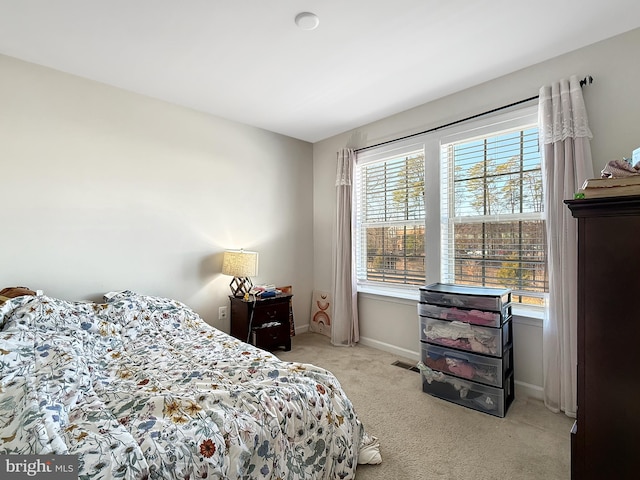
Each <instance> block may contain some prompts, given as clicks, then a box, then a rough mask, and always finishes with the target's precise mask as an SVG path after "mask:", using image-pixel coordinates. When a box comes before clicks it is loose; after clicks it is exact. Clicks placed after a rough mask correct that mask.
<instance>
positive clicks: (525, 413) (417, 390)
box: [275, 333, 573, 480]
mask: <svg viewBox="0 0 640 480" xmlns="http://www.w3.org/2000/svg"><path fill="white" fill-rule="evenodd" d="M292 340H293V346H292V349H291V351H290V352H282V351H279V352H275V353H276V355H277V356H278V357H280V358H281V359H283V360H286V361H294V362H302V363H313V364H315V365H318V366H320V367H323V368H326V369H327V370H330V371H331V372H332V373H333V374H334V375H335V376H336V377H337V378H338V380H340V383H341V384H342V386H343V388H344V389H345V391H346V392H347V394H348V395H349V397H350V398H351V401H352V402H353V404H354V406H355V409H356V412H357V414H358V416H359V417H360V419H361V420H362V422H363V423H364V425H365V428H366V430H367V431H368V432H369V433H370V434H371V435H375V436H376V437H378V438H379V440H380V450H381V453H382V464H380V465H360V466H358V470H357V479H358V480H405V479H406V480H414V479H415V480H422V479H425V480H431V479H447V480H448V479H451V480H465V479H469V480H489V479H491V480H493V479H496V480H498V479H516V480H528V479H541V480H542V479H544V480H553V479H568V478H569V477H570V471H569V465H570V445H569V441H570V440H569V430H570V429H571V425H572V424H573V420H572V419H570V418H568V417H566V416H564V415H562V414H554V413H552V412H550V411H549V410H548V409H547V408H545V406H544V405H543V404H542V403H541V402H539V401H537V400H531V399H527V398H519V397H518V395H517V392H516V399H515V400H514V402H513V403H512V405H511V407H510V409H509V411H508V412H507V415H506V417H505V418H498V417H494V416H492V415H487V414H484V413H480V412H476V411H474V410H471V409H468V408H465V407H461V406H458V405H455V404H452V403H449V402H446V401H444V400H440V399H438V398H434V397H432V396H430V395H427V394H426V393H423V392H422V386H421V381H420V374H419V373H415V372H412V371H411V370H406V369H403V368H400V367H397V366H394V365H392V363H393V362H394V361H396V360H401V361H406V362H408V363H415V362H411V361H409V360H406V359H403V358H400V357H397V356H395V355H392V354H390V353H386V352H382V351H380V350H376V349H373V348H369V347H365V346H362V345H358V346H355V347H333V346H332V345H331V343H330V340H329V338H328V337H326V336H323V335H320V334H317V333H305V334H302V335H297V336H295V337H293V339H292ZM516 368H517V365H516Z"/></svg>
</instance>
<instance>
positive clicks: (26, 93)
mask: <svg viewBox="0 0 640 480" xmlns="http://www.w3.org/2000/svg"><path fill="white" fill-rule="evenodd" d="M212 88H214V87H212ZM312 178H313V177H312V146H311V144H309V143H307V142H302V141H299V140H295V139H292V138H288V137H284V136H281V135H277V134H274V133H271V132H267V131H264V130H260V129H257V128H252V127H249V126H246V125H241V124H238V123H234V122H230V121H226V120H222V119H220V118H216V117H212V116H209V115H205V114H202V113H199V112H196V111H193V110H189V109H186V108H181V107H177V106H175V105H171V104H168V103H164V102H161V101H157V100H153V99H150V98H147V97H144V96H141V95H136V94H134V93H129V92H126V91H123V90H120V89H117V88H113V87H109V86H106V85H103V84H100V83H96V82H93V81H89V80H85V79H82V78H79V77H75V76H71V75H67V74H64V73H61V72H58V71H54V70H51V69H47V68H43V67H40V66H36V65H33V64H29V63H25V62H22V61H19V60H16V59H12V58H9V57H6V56H0V179H1V186H0V203H1V205H2V229H1V236H0V288H2V287H5V286H13V285H25V286H28V287H31V288H32V289H42V290H44V291H45V293H46V294H48V295H51V296H54V297H60V298H65V299H68V300H81V299H92V300H95V299H99V298H101V296H102V294H103V293H105V292H107V291H110V290H117V289H131V290H134V291H137V292H139V293H144V294H150V295H161V296H168V297H172V298H176V299H178V300H181V301H183V302H185V303H187V304H188V305H190V306H191V307H193V308H194V309H195V310H196V311H197V312H198V313H200V314H201V315H202V316H203V317H204V318H205V320H207V321H208V322H209V323H211V324H213V325H215V326H217V327H219V328H221V329H223V330H225V331H228V319H227V320H225V321H219V320H218V307H219V306H222V305H228V304H229V300H228V298H227V296H228V294H229V293H230V290H229V286H228V284H229V281H230V280H231V278H230V277H227V276H223V275H222V274H220V270H221V264H222V252H223V251H224V250H225V249H226V248H245V249H249V250H256V251H258V252H259V253H260V271H259V276H258V277H257V278H255V279H254V281H257V282H262V283H264V282H269V283H275V284H280V285H282V284H286V285H288V284H291V285H293V287H294V289H293V291H294V295H295V296H294V313H295V318H296V323H297V325H298V326H299V325H303V326H304V325H306V324H308V322H309V310H310V303H311V291H312V289H313V283H312V268H313V264H312V256H313V238H312V213H313V212H312V193H311V192H312V190H313V179H312Z"/></svg>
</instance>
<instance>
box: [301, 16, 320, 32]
mask: <svg viewBox="0 0 640 480" xmlns="http://www.w3.org/2000/svg"><path fill="white" fill-rule="evenodd" d="M319 24H320V19H319V18H318V16H317V15H316V14H315V13H311V12H302V13H299V14H298V15H296V25H297V26H298V27H300V28H301V29H302V30H315V29H316V28H318V25H319Z"/></svg>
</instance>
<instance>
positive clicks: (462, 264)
mask: <svg viewBox="0 0 640 480" xmlns="http://www.w3.org/2000/svg"><path fill="white" fill-rule="evenodd" d="M441 173H442V177H441V178H442V184H441V196H442V197H441V212H442V224H441V235H442V241H441V245H442V250H443V252H442V265H441V275H442V280H443V281H444V282H448V283H459V284H467V285H482V286H491V287H507V288H511V289H512V290H513V292H514V297H515V298H514V301H516V302H519V303H522V304H528V305H542V298H543V296H544V292H546V291H547V290H548V280H547V269H546V251H547V249H546V240H545V224H544V218H543V211H542V173H541V159H540V152H539V148H538V129H537V125H535V124H528V125H521V126H519V127H517V128H511V129H507V130H502V131H498V132H492V133H490V134H488V135H481V136H477V137H472V138H462V139H460V140H456V141H452V142H450V143H442V144H441Z"/></svg>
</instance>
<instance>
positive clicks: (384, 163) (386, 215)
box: [355, 145, 425, 286]
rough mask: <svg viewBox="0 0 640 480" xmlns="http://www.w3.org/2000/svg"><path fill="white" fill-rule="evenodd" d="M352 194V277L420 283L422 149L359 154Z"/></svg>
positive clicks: (422, 257)
mask: <svg viewBox="0 0 640 480" xmlns="http://www.w3.org/2000/svg"><path fill="white" fill-rule="evenodd" d="M355 198H356V232H357V233H356V236H357V244H356V245H357V246H356V259H357V260H356V262H357V272H358V282H359V283H361V284H362V283H370V284H376V283H377V284H386V285H393V286H402V285H424V282H425V263H424V261H425V253H424V252H425V245H424V238H425V206H424V148H423V147H421V146H417V145H412V146H409V147H405V148H396V149H395V150H394V151H391V152H390V151H386V152H383V153H382V154H380V153H379V154H369V155H367V156H364V155H363V156H359V157H358V162H357V163H356V197H355Z"/></svg>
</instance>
